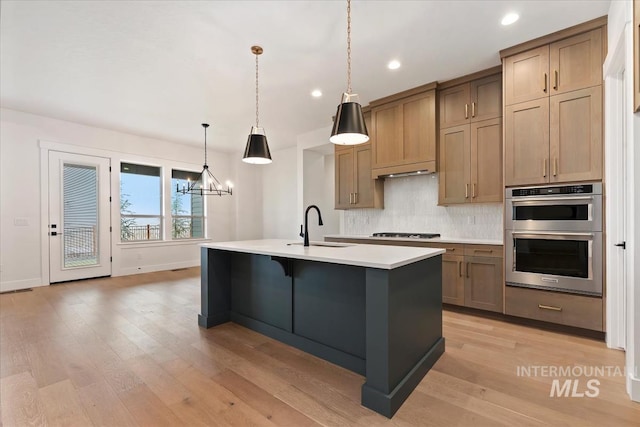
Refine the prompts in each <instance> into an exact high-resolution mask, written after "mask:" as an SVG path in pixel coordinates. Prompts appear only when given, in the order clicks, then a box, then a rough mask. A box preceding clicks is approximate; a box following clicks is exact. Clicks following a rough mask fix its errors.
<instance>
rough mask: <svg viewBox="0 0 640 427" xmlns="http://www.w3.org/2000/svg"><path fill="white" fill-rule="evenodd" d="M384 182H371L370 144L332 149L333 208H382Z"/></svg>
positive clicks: (372, 180)
mask: <svg viewBox="0 0 640 427" xmlns="http://www.w3.org/2000/svg"><path fill="white" fill-rule="evenodd" d="M383 189H384V183H383V182H382V181H381V180H374V179H371V144H360V145H354V146H349V147H347V146H336V147H335V208H336V209H358V208H383V207H384V193H383V191H384V190H383Z"/></svg>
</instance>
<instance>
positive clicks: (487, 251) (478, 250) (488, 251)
mask: <svg viewBox="0 0 640 427" xmlns="http://www.w3.org/2000/svg"><path fill="white" fill-rule="evenodd" d="M473 252H486V253H489V254H490V253H491V252H493V249H474V250H473Z"/></svg>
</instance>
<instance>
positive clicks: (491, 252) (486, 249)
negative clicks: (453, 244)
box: [464, 245, 502, 258]
mask: <svg viewBox="0 0 640 427" xmlns="http://www.w3.org/2000/svg"><path fill="white" fill-rule="evenodd" d="M464 254H465V255H466V256H484V257H493V258H502V246H500V245H464Z"/></svg>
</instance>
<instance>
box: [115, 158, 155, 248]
mask: <svg viewBox="0 0 640 427" xmlns="http://www.w3.org/2000/svg"><path fill="white" fill-rule="evenodd" d="M120 239H121V240H122V241H123V242H124V241H141V240H160V239H162V183H161V180H160V168H159V167H157V166H145V165H136V164H133V163H121V164H120Z"/></svg>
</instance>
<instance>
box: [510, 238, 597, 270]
mask: <svg viewBox="0 0 640 427" xmlns="http://www.w3.org/2000/svg"><path fill="white" fill-rule="evenodd" d="M513 240H514V242H513V243H514V252H515V254H514V256H515V270H516V271H521V272H528V273H538V274H550V275H555V276H568V277H581V278H589V253H590V248H589V245H590V243H591V242H590V241H588V240H547V239H521V238H514V239H513Z"/></svg>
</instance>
